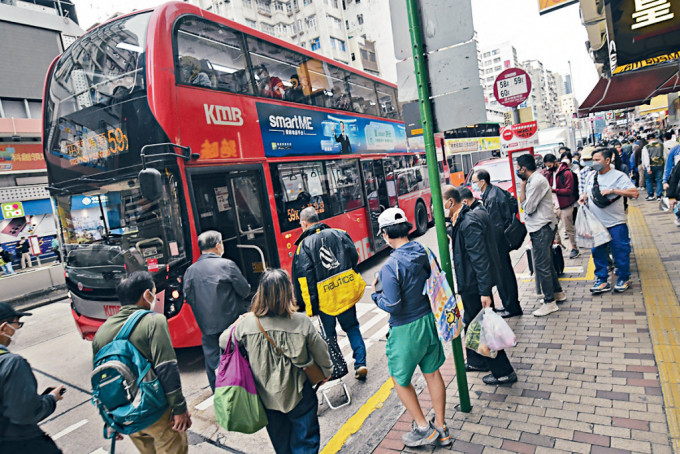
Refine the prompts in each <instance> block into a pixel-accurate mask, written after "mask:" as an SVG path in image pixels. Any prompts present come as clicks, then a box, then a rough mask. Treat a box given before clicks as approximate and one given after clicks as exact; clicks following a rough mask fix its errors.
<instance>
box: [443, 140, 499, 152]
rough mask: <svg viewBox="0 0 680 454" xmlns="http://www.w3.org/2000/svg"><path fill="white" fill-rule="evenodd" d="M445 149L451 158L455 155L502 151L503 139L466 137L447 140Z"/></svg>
mask: <svg viewBox="0 0 680 454" xmlns="http://www.w3.org/2000/svg"><path fill="white" fill-rule="evenodd" d="M444 148H445V150H446V155H447V156H451V155H452V154H454V153H471V152H476V151H492V150H500V149H501V138H500V137H465V138H460V139H445V140H444Z"/></svg>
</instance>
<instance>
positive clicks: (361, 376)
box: [354, 366, 368, 381]
mask: <svg viewBox="0 0 680 454" xmlns="http://www.w3.org/2000/svg"><path fill="white" fill-rule="evenodd" d="M366 375H368V368H367V367H366V366H359V367H357V370H355V371H354V378H356V379H357V380H361V381H364V380H366Z"/></svg>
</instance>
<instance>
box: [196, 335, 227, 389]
mask: <svg viewBox="0 0 680 454" xmlns="http://www.w3.org/2000/svg"><path fill="white" fill-rule="evenodd" d="M220 334H222V333H217V334H204V335H203V336H201V346H202V347H203V358H205V372H206V373H207V374H208V383H210V389H212V391H213V393H214V392H215V370H217V366H219V365H220V353H221V352H220Z"/></svg>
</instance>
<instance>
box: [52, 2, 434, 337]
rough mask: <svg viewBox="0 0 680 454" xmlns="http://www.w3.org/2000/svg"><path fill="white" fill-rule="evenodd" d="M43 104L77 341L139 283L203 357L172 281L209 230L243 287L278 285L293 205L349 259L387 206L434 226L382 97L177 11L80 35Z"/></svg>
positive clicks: (413, 164) (294, 53)
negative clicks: (146, 178)
mask: <svg viewBox="0 0 680 454" xmlns="http://www.w3.org/2000/svg"><path fill="white" fill-rule="evenodd" d="M44 99H45V107H44V137H43V144H44V152H45V160H46V162H47V168H48V175H49V181H50V190H51V192H52V195H53V198H54V200H55V204H56V209H57V214H58V219H59V225H60V235H61V239H62V244H63V245H64V250H65V275H66V283H67V286H68V290H69V292H70V298H71V307H72V311H73V317H74V319H75V321H76V324H77V326H78V329H79V330H80V332H81V334H82V335H83V337H84V338H88V339H91V338H92V337H93V335H94V333H95V332H96V330H97V329H98V327H99V326H100V325H101V324H102V323H103V321H104V320H105V319H106V318H107V317H108V316H110V315H112V314H115V313H116V312H117V311H118V310H119V307H120V303H119V302H118V300H117V298H116V295H115V287H116V284H117V283H118V281H119V280H120V279H121V278H122V277H124V276H125V275H126V273H129V272H132V271H135V270H148V271H150V272H151V273H152V274H153V276H154V278H155V280H156V286H157V290H158V302H157V304H156V307H157V308H158V309H156V310H159V311H163V312H164V314H165V315H166V316H167V317H168V321H169V325H170V333H171V337H172V340H173V344H174V345H175V346H176V347H185V346H194V345H199V344H200V332H199V330H198V328H197V326H196V323H195V320H194V317H193V314H192V312H191V308H190V307H189V306H188V305H186V304H184V303H183V295H182V275H183V273H184V271H185V270H186V268H187V267H188V266H189V265H190V264H191V263H192V261H194V260H196V259H197V258H198V257H199V256H200V251H199V249H198V244H197V240H196V238H197V236H198V234H200V233H201V232H203V231H206V230H218V231H220V232H221V233H222V236H223V239H224V246H225V251H226V252H225V256H227V257H229V258H230V259H232V260H234V261H235V262H236V263H237V265H238V266H239V267H240V269H241V271H242V272H243V274H244V275H245V276H246V278H247V279H248V281H249V282H250V284H251V286H252V287H253V289H255V288H256V286H257V284H258V281H259V278H260V275H261V274H262V272H263V271H264V270H265V269H268V268H271V267H283V268H286V269H289V270H290V267H291V262H292V257H293V252H294V251H295V244H294V242H295V240H296V239H297V238H298V236H299V235H300V234H301V228H300V225H299V213H300V210H301V209H302V208H304V207H306V206H314V207H316V209H317V211H318V212H319V216H320V218H321V219H322V221H323V222H325V223H327V224H328V225H330V226H332V227H338V228H342V229H344V230H346V231H347V232H348V233H349V234H350V236H351V237H352V239H353V240H354V242H355V245H356V247H357V250H358V251H359V255H360V258H361V260H365V259H366V258H368V257H370V256H372V255H373V254H375V253H376V252H377V251H379V250H380V249H382V248H384V247H385V244H384V242H383V241H382V240H381V238H380V237H379V236H378V235H377V217H378V215H379V214H380V212H381V211H382V210H384V209H385V208H387V207H390V206H395V205H399V206H400V207H402V208H403V209H404V210H405V211H406V213H407V214H408V216H409V217H410V218H411V219H412V220H413V221H414V222H413V223H414V225H415V228H416V229H417V230H418V231H419V232H420V233H423V232H424V231H425V230H426V229H427V226H428V222H430V220H431V200H430V192H429V182H428V174H427V169H426V162H425V155H424V153H420V152H414V151H409V150H408V147H407V140H406V136H405V129H404V124H403V122H401V121H400V112H399V106H398V104H397V95H396V87H395V86H394V85H392V84H389V83H386V82H384V81H381V80H380V79H377V78H375V77H373V76H371V75H368V74H365V73H363V72H360V71H357V70H355V69H353V68H350V67H349V66H346V65H343V64H340V63H337V62H334V61H332V60H329V59H327V58H324V57H321V56H319V55H316V54H315V53H312V52H309V51H307V50H305V49H303V48H299V47H296V46H293V45H291V44H288V43H285V42H283V41H281V40H279V39H276V38H274V37H271V36H268V35H265V34H263V33H260V32H258V31H256V30H252V29H250V28H247V27H245V26H242V25H240V24H237V23H234V22H231V21H229V20H227V19H224V18H222V17H219V16H216V15H213V14H211V13H208V12H206V11H203V10H201V9H199V8H197V7H195V6H192V5H188V4H186V3H169V4H165V5H163V6H161V7H159V8H157V9H154V10H151V11H143V12H140V13H135V14H131V15H127V16H123V17H120V18H117V19H115V20H112V21H110V22H108V23H105V24H103V25H101V26H99V27H97V28H95V29H93V30H91V31H90V32H88V33H87V34H86V35H84V36H83V37H81V38H80V39H79V40H78V41H76V42H75V43H74V44H72V45H71V46H70V47H69V48H68V49H67V50H66V51H65V52H64V54H63V55H61V56H60V57H58V58H57V59H56V60H55V62H54V63H53V64H52V66H51V68H50V70H49V72H48V75H47V82H46V88H45V98H44ZM143 166H146V167H152V168H155V169H157V170H159V171H160V178H159V180H160V182H161V185H160V187H159V188H158V189H159V191H160V193H159V194H158V195H160V197H150V196H148V193H145V192H144V191H143V190H142V187H140V178H139V172H140V170H141V169H142V167H143ZM142 186H143V185H142ZM206 278H209V276H206Z"/></svg>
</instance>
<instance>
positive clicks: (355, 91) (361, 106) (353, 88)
mask: <svg viewBox="0 0 680 454" xmlns="http://www.w3.org/2000/svg"><path fill="white" fill-rule="evenodd" d="M349 90H350V93H351V94H352V99H353V100H354V103H353V106H352V107H353V109H352V110H354V111H355V112H357V113H364V114H366V115H378V100H377V98H376V95H375V83H374V82H373V81H372V80H370V79H367V78H366V77H361V76H358V75H356V74H351V75H350V76H349Z"/></svg>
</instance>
